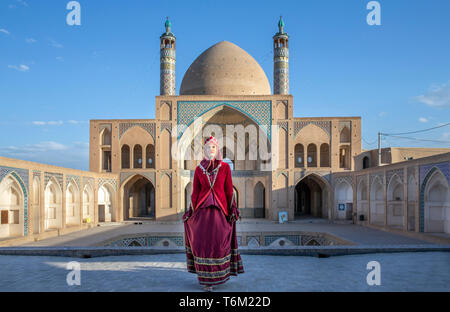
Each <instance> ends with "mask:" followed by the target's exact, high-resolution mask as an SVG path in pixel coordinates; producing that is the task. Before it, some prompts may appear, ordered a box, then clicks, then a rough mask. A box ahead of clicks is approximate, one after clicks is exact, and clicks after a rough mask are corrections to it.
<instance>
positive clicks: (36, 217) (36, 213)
mask: <svg viewBox="0 0 450 312" xmlns="http://www.w3.org/2000/svg"><path fill="white" fill-rule="evenodd" d="M40 189H41V182H40V180H39V178H38V177H34V178H33V202H32V205H33V210H32V211H33V234H39V233H40V232H41V190H40Z"/></svg>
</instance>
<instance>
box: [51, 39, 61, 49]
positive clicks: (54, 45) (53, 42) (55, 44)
mask: <svg viewBox="0 0 450 312" xmlns="http://www.w3.org/2000/svg"><path fill="white" fill-rule="evenodd" d="M50 45H51V46H52V47H54V48H58V49H61V48H63V47H64V46H63V45H62V44H60V43H58V42H56V41H55V40H50Z"/></svg>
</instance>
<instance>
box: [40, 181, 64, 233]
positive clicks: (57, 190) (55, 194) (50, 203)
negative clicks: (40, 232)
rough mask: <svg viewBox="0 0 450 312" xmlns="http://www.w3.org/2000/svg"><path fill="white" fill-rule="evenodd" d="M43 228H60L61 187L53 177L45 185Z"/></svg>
mask: <svg viewBox="0 0 450 312" xmlns="http://www.w3.org/2000/svg"><path fill="white" fill-rule="evenodd" d="M44 193H45V195H44V196H45V199H44V202H45V206H44V215H45V216H44V229H45V230H46V231H47V230H52V229H60V228H62V189H61V186H60V185H59V183H58V180H56V178H55V177H51V178H50V179H49V181H48V182H47V185H46V186H45V192H44Z"/></svg>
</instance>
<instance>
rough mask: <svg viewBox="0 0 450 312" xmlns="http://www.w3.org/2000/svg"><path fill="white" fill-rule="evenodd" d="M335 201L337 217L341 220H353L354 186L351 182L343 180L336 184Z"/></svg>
mask: <svg viewBox="0 0 450 312" xmlns="http://www.w3.org/2000/svg"><path fill="white" fill-rule="evenodd" d="M334 201H335V205H334V207H335V208H334V213H335V214H334V215H335V218H336V219H340V220H351V219H352V215H353V210H352V207H353V187H352V185H351V184H350V183H349V182H347V181H346V180H341V181H340V182H338V183H337V184H336V186H335V189H334ZM342 208H343V209H342Z"/></svg>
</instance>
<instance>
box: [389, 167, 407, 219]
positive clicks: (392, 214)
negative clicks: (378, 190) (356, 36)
mask: <svg viewBox="0 0 450 312" xmlns="http://www.w3.org/2000/svg"><path fill="white" fill-rule="evenodd" d="M404 199H405V198H404V192H403V182H402V181H401V179H400V177H399V176H398V175H396V174H395V175H393V176H392V178H391V180H390V181H389V184H388V189H387V224H388V225H389V226H392V227H397V228H403V222H404V218H403V216H404V209H405V205H404V204H405V202H404Z"/></svg>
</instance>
